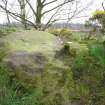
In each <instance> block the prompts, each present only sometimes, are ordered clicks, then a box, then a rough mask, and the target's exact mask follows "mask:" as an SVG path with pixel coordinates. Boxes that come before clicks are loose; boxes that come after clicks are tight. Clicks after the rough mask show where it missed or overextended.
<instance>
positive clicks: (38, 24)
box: [36, 0, 43, 29]
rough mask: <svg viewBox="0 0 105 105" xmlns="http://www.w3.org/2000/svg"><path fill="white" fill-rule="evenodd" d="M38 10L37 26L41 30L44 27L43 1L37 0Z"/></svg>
mask: <svg viewBox="0 0 105 105" xmlns="http://www.w3.org/2000/svg"><path fill="white" fill-rule="evenodd" d="M36 2H37V10H36V14H37V16H36V25H37V28H38V29H40V28H41V27H42V24H41V19H42V10H43V3H42V2H41V0H37V1H36Z"/></svg>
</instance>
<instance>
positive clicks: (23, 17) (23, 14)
mask: <svg viewBox="0 0 105 105" xmlns="http://www.w3.org/2000/svg"><path fill="white" fill-rule="evenodd" d="M18 1H19V4H20V10H21V23H22V25H23V27H24V29H27V22H26V11H25V0H18Z"/></svg>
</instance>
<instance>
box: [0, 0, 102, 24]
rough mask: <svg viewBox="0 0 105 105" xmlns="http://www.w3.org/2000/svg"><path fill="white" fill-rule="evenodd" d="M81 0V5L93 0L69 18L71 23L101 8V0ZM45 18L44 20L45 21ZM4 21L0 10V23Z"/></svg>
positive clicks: (81, 20) (84, 18) (80, 20)
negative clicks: (77, 13) (81, 10)
mask: <svg viewBox="0 0 105 105" xmlns="http://www.w3.org/2000/svg"><path fill="white" fill-rule="evenodd" d="M9 1H10V2H11V3H12V0H9ZM81 1H82V5H83V6H85V5H86V4H87V3H89V2H90V1H93V3H91V4H89V6H88V8H87V10H84V11H83V12H82V13H81V14H79V15H78V16H77V17H76V18H74V19H72V20H71V22H72V23H84V22H85V21H86V20H88V19H89V16H91V14H92V13H93V12H94V11H95V10H97V9H102V8H101V3H102V1H103V0H81ZM13 5H14V4H13ZM15 8H16V7H15ZM49 16H50V15H49ZM49 16H48V15H47V17H49ZM46 19H47V18H46ZM46 19H45V20H44V21H47V20H46ZM5 22H6V16H5V14H4V13H3V12H0V23H5Z"/></svg>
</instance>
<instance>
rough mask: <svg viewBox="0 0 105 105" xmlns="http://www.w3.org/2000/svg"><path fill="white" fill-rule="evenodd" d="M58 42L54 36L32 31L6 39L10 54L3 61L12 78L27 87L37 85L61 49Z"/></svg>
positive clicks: (18, 33) (12, 35)
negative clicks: (36, 82) (39, 77)
mask: <svg viewBox="0 0 105 105" xmlns="http://www.w3.org/2000/svg"><path fill="white" fill-rule="evenodd" d="M56 40H57V37H56V36H54V35H52V34H49V33H47V32H40V31H32V30H29V31H23V32H17V33H16V34H11V35H9V36H6V37H4V42H5V44H7V45H8V51H7V52H8V54H7V55H6V56H5V57H4V59H3V61H4V63H6V64H7V66H8V67H9V68H10V71H9V74H10V76H11V77H13V78H15V79H16V80H18V81H19V82H21V84H23V85H25V86H28V85H30V86H31V85H35V81H36V80H37V79H36V78H37V76H38V75H42V74H43V71H44V70H45V68H46V65H47V64H48V63H49V62H51V60H52V59H53V57H54V55H55V53H56V50H57V49H59V46H60V45H57V43H56ZM5 49H6V48H5Z"/></svg>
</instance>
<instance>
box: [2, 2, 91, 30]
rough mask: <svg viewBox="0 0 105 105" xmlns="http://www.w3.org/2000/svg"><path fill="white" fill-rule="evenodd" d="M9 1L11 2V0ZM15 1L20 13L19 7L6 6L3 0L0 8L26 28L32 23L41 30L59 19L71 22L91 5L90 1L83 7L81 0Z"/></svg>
mask: <svg viewBox="0 0 105 105" xmlns="http://www.w3.org/2000/svg"><path fill="white" fill-rule="evenodd" d="M7 1H8V2H10V0H7ZM11 1H12V0H11ZM13 2H16V3H19V8H20V13H18V9H16V10H15V9H14V10H11V9H9V8H5V5H3V3H2V2H1V3H0V8H1V9H2V10H3V11H4V12H6V13H8V14H9V16H11V17H12V18H14V19H15V20H17V21H19V22H21V23H22V24H23V26H24V28H27V26H28V25H31V26H33V27H34V28H35V29H41V30H45V29H46V28H48V27H49V26H51V25H52V24H53V23H54V22H57V21H67V22H70V20H71V19H72V18H74V17H75V16H77V15H78V14H80V13H81V12H82V11H84V10H86V8H87V7H89V5H90V3H89V4H87V5H86V6H84V7H83V6H82V5H81V4H82V3H81V0H62V1H61V0H33V1H31V0H15V1H13ZM33 4H34V5H33ZM14 6H15V5H12V6H11V7H12V8H13V7H14ZM16 6H17V4H16ZM72 7H73V8H72ZM44 18H46V21H44Z"/></svg>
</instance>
